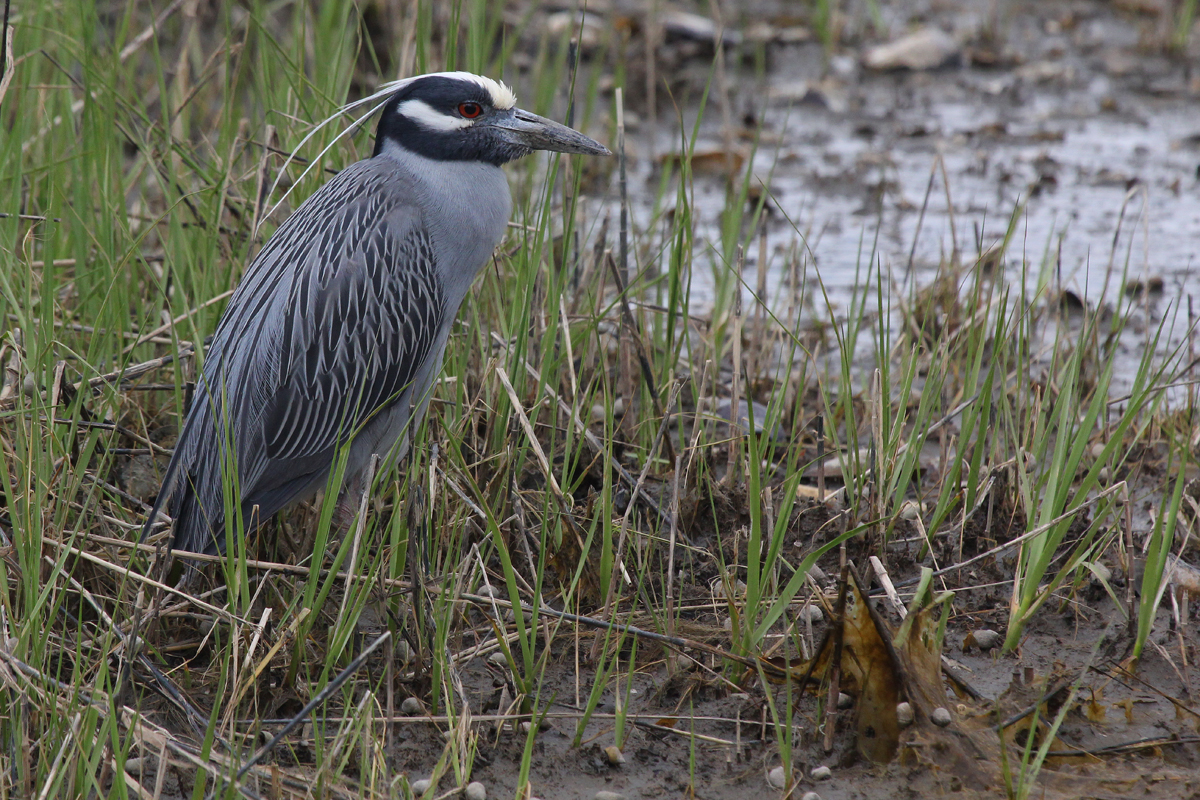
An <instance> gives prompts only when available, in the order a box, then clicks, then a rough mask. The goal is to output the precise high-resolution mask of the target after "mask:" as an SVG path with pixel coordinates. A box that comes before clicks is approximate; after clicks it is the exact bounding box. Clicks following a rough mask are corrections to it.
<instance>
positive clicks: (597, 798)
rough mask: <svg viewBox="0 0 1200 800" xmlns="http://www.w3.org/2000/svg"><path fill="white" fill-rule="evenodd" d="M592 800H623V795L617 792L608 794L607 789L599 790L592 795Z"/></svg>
mask: <svg viewBox="0 0 1200 800" xmlns="http://www.w3.org/2000/svg"><path fill="white" fill-rule="evenodd" d="M592 800H625V795H623V794H620V793H619V792H610V791H609V790H608V789H601V790H600V791H598V792H596V793H595V794H594V795H592Z"/></svg>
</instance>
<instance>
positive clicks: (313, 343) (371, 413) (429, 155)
mask: <svg viewBox="0 0 1200 800" xmlns="http://www.w3.org/2000/svg"><path fill="white" fill-rule="evenodd" d="M378 96H379V98H380V99H381V102H383V103H384V106H383V112H382V116H381V118H380V120H379V126H378V129H377V132H376V140H375V152H374V155H373V156H372V157H371V158H368V159H365V160H363V161H359V162H358V163H356V164H353V165H351V166H349V167H347V168H346V169H344V170H342V171H341V172H339V173H338V174H337V176H336V177H334V178H333V179H332V180H331V181H329V182H328V183H326V184H325V185H324V186H322V187H321V188H320V189H319V190H318V191H317V192H316V193H315V194H313V195H312V197H310V198H308V200H307V201H305V202H304V203H303V204H302V205H301V206H300V207H299V208H298V209H296V211H295V212H294V213H293V214H292V215H291V216H290V217H288V218H287V220H285V221H284V223H283V224H282V225H281V226H280V227H279V229H278V230H277V231H276V232H275V235H274V236H272V237H271V239H270V241H268V242H267V243H266V245H265V246H264V247H263V249H262V251H261V252H260V253H259V254H258V256H257V257H256V258H255V259H254V261H253V262H252V263H251V264H250V266H249V268H248V269H247V270H246V274H245V276H244V277H243V278H242V282H241V284H240V285H239V286H238V288H237V290H236V291H235V292H234V295H233V298H232V299H231V300H230V303H229V307H228V308H227V309H226V310H225V315H224V316H223V317H222V318H221V322H220V324H219V325H218V326H217V331H216V334H215V335H214V337H213V340H212V343H211V344H210V345H209V347H208V351H207V354H206V357H205V361H204V367H203V371H202V375H201V378H200V380H199V381H198V383H197V391H196V396H195V400H194V401H193V403H192V407H191V410H190V411H189V412H188V416H187V421H186V423H185V424H184V427H183V432H182V433H181V435H180V436H179V441H178V443H177V444H176V447H175V453H174V455H173V456H172V457H171V463H170V465H169V466H168V467H167V471H166V473H165V476H164V478H163V485H162V489H161V491H160V492H159V495H158V499H157V500H156V501H155V506H154V510H153V511H152V512H151V515H150V521H149V522H148V523H147V530H148V529H149V527H150V525H151V524H153V522H154V520H155V518H156V517H157V516H158V512H159V511H160V510H162V509H165V510H167V511H168V513H169V514H170V516H171V517H172V518H173V519H174V524H175V536H174V545H173V546H174V549H176V550H183V551H187V552H193V553H210V554H211V553H216V552H219V551H221V550H223V549H224V545H225V537H226V536H227V535H228V534H229V533H230V531H231V530H232V532H234V533H244V532H245V530H244V528H245V527H247V526H249V525H251V524H253V523H254V522H256V521H262V520H265V519H267V518H269V517H270V516H271V515H273V514H275V513H276V512H277V511H279V510H281V509H282V508H284V507H285V506H287V505H289V504H291V503H293V502H295V501H297V500H300V499H303V498H305V497H308V496H311V495H312V494H314V493H315V492H316V491H317V490H318V489H320V488H322V487H323V486H324V485H325V484H326V481H327V479H328V477H329V474H330V470H331V468H332V467H333V465H334V461H335V458H336V454H337V452H338V450H339V447H340V446H341V445H343V444H346V443H350V446H349V450H348V461H347V464H346V467H345V476H346V478H347V481H346V483H345V484H344V485H345V486H347V487H356V488H358V486H359V484H358V482H359V481H360V480H361V476H362V473H363V472H364V470H365V469H366V467H367V465H368V463H369V462H370V460H371V457H372V455H374V454H380V455H384V456H388V455H389V454H390V455H391V456H392V457H393V458H398V457H400V456H401V455H402V454H403V450H404V449H405V448H406V446H407V445H406V443H405V442H406V439H405V437H404V436H403V435H402V434H403V433H404V431H405V430H406V428H408V427H409V426H413V425H415V424H416V423H417V422H418V421H419V420H420V418H421V415H422V414H423V413H424V410H425V407H426V405H427V404H428V401H429V392H430V388H431V386H432V384H433V382H434V380H435V378H436V377H437V374H438V373H439V371H440V370H441V364H442V354H443V352H444V351H445V349H446V340H447V337H448V335H449V333H450V328H451V325H452V324H453V322H454V318H455V316H456V315H457V314H458V309H459V305H460V304H461V303H462V301H463V299H464V298H465V297H466V294H467V291H468V290H469V289H470V286H471V283H472V281H473V280H474V278H475V275H476V273H477V272H478V271H479V269H480V268H481V267H482V266H483V265H484V264H485V263H487V261H488V259H489V258H490V257H491V255H492V251H493V249H494V248H495V247H496V245H497V244H498V243H499V242H500V238H501V236H502V235H503V234H504V229H505V226H506V225H507V223H508V218H509V213H510V211H511V199H510V197H509V192H508V183H507V180H506V179H505V176H504V173H503V171H502V170H501V169H500V166H501V165H502V164H504V163H506V162H508V161H512V160H513V159H517V158H520V157H522V156H525V155H528V154H529V153H531V152H533V151H534V150H554V151H558V152H562V153H584V154H595V155H607V154H608V150H607V149H605V148H604V147H603V146H601V145H600V144H598V143H597V142H595V141H593V140H591V139H589V138H588V137H586V136H584V135H582V134H580V133H578V132H576V131H574V130H571V129H570V128H567V127H565V126H563V125H559V124H558V123H556V122H552V121H550V120H548V119H544V118H542V117H539V116H537V115H535V114H530V113H528V112H526V111H522V110H520V109H518V108H516V98H515V97H514V96H513V93H512V92H511V91H510V90H509V89H508V88H507V87H506V86H504V85H503V84H501V83H498V82H496V81H494V80H491V79H490V78H485V77H481V76H478V75H472V74H470V73H465V72H447V73H437V74H431V75H421V76H419V77H416V78H411V79H407V80H403V81H399V82H397V83H395V84H392V85H390V86H388V87H385V91H384V92H380V93H379V95H378ZM233 465H236V475H237V481H236V482H233V481H225V482H223V479H222V475H223V473H225V472H226V470H230V469H232V468H233ZM227 484H228V485H236V486H237V490H238V492H239V494H238V495H237V496H236V497H235V502H236V503H237V504H238V506H240V510H241V514H242V517H243V523H242V525H243V529H241V530H238V529H236V528H235V527H234V526H232V525H227V521H226V519H225V498H224V489H223V487H224V486H225V485H227ZM344 496H345V495H344ZM256 507H257V514H255V513H254V509H255V508H256Z"/></svg>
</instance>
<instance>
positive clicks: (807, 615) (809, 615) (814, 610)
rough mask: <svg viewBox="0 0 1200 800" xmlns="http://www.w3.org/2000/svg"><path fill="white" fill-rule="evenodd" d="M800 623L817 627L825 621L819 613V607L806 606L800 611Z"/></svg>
mask: <svg viewBox="0 0 1200 800" xmlns="http://www.w3.org/2000/svg"><path fill="white" fill-rule="evenodd" d="M800 621H801V622H811V623H812V624H813V625H819V624H820V623H822V622H824V621H825V614H824V613H822V612H821V607H820V606H814V605H808V606H805V607H804V608H802V609H801V610H800Z"/></svg>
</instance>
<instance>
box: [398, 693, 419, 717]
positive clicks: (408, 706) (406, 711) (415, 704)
mask: <svg viewBox="0 0 1200 800" xmlns="http://www.w3.org/2000/svg"><path fill="white" fill-rule="evenodd" d="M423 710H424V708H423V707H422V706H421V701H420V700H418V699H417V698H415V697H406V698H404V702H403V703H401V704H400V713H401V714H403V715H404V716H406V717H414V716H416V715H417V714H420V713H421V712H422V711H423Z"/></svg>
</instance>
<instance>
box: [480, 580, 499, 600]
mask: <svg viewBox="0 0 1200 800" xmlns="http://www.w3.org/2000/svg"><path fill="white" fill-rule="evenodd" d="M476 594H477V595H479V596H480V597H497V596H499V592H497V591H496V587H495V586H492V585H491V584H490V583H489V584H487V585H486V586H480V587H479V591H478V592H476Z"/></svg>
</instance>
